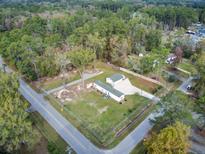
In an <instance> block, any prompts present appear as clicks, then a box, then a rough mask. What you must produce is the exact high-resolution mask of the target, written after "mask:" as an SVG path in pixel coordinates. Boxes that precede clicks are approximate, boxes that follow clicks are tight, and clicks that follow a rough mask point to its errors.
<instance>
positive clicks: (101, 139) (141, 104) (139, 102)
mask: <svg viewBox="0 0 205 154" xmlns="http://www.w3.org/2000/svg"><path fill="white" fill-rule="evenodd" d="M48 99H49V101H50V102H51V104H52V105H53V106H54V107H55V108H56V109H57V110H58V111H59V112H61V113H62V114H63V115H64V117H65V118H67V119H68V120H69V121H70V122H72V123H73V124H74V125H75V126H76V127H77V128H78V129H79V130H80V131H82V132H83V133H84V134H85V135H86V136H87V137H88V138H89V139H90V140H91V141H93V142H94V143H95V144H97V145H99V146H100V147H107V146H109V144H111V143H112V142H114V140H115V137H114V136H115V134H116V133H117V132H118V131H119V130H120V129H121V128H122V127H124V126H126V125H127V124H128V123H129V122H130V120H132V119H134V118H135V117H136V116H137V115H138V114H139V113H140V112H141V111H142V110H143V109H144V108H145V107H146V106H147V105H149V103H151V102H150V100H148V99H146V98H144V97H141V96H139V95H132V96H128V97H127V98H126V99H127V101H126V102H124V104H119V103H117V102H116V101H114V100H112V99H110V98H109V99H108V98H104V96H103V95H101V94H100V93H98V92H97V91H92V92H87V91H84V92H82V93H81V94H78V97H77V98H75V100H73V101H71V102H69V103H66V105H64V108H63V110H62V106H61V105H60V103H59V100H57V99H55V98H54V97H52V96H49V97H48ZM150 111H151V110H150ZM150 111H149V112H150ZM142 116H143V115H142ZM143 118H145V117H143Z"/></svg>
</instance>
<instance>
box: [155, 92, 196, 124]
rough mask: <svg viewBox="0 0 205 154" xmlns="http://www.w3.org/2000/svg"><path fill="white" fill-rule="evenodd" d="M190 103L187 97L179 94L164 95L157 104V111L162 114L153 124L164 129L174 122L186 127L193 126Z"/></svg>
mask: <svg viewBox="0 0 205 154" xmlns="http://www.w3.org/2000/svg"><path fill="white" fill-rule="evenodd" d="M192 109H193V106H192V103H191V101H190V100H189V98H188V96H186V95H184V94H183V93H181V92H178V91H177V92H173V93H169V94H168V95H166V96H165V97H164V98H162V99H161V101H160V102H159V103H158V109H157V110H158V111H159V112H160V113H161V114H162V115H160V116H159V117H156V118H155V120H154V123H155V124H156V126H157V127H165V126H167V125H170V124H173V123H174V122H175V121H182V122H184V123H187V124H188V125H191V124H193V118H192Z"/></svg>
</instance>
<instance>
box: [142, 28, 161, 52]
mask: <svg viewBox="0 0 205 154" xmlns="http://www.w3.org/2000/svg"><path fill="white" fill-rule="evenodd" d="M161 39H162V34H161V31H159V30H150V31H149V32H148V33H147V34H146V36H145V47H146V50H147V51H151V50H152V49H154V48H158V47H159V46H160V44H161Z"/></svg>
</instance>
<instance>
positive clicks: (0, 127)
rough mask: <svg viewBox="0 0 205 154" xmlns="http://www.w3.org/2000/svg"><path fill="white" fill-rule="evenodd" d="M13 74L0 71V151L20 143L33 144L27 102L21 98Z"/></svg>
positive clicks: (17, 147) (13, 148) (11, 149)
mask: <svg viewBox="0 0 205 154" xmlns="http://www.w3.org/2000/svg"><path fill="white" fill-rule="evenodd" d="M18 88H19V83H18V81H17V79H16V76H15V75H6V74H3V73H1V72H0V91H1V93H0V134H1V135H0V151H1V149H2V150H5V151H7V152H11V151H14V150H17V149H19V147H20V146H21V144H27V145H28V146H32V145H33V137H34V132H33V130H32V125H31V122H30V121H29V119H28V114H27V113H26V112H25V110H26V108H27V107H28V104H27V103H26V102H25V101H23V100H22V98H21V96H20V94H19V92H18Z"/></svg>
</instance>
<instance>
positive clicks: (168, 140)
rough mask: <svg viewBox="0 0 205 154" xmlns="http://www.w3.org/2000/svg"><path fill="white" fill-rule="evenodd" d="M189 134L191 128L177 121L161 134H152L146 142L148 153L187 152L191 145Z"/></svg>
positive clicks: (180, 153)
mask: <svg viewBox="0 0 205 154" xmlns="http://www.w3.org/2000/svg"><path fill="white" fill-rule="evenodd" d="M189 135H190V128H189V127H188V126H186V125H184V124H183V123H180V122H178V121H177V122H176V123H174V124H173V125H169V126H168V127H166V128H164V129H162V130H161V131H160V133H159V134H152V136H151V137H149V138H147V139H146V140H145V142H144V144H145V146H146V147H147V150H148V154H186V153H188V150H189V147H190V143H189Z"/></svg>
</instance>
